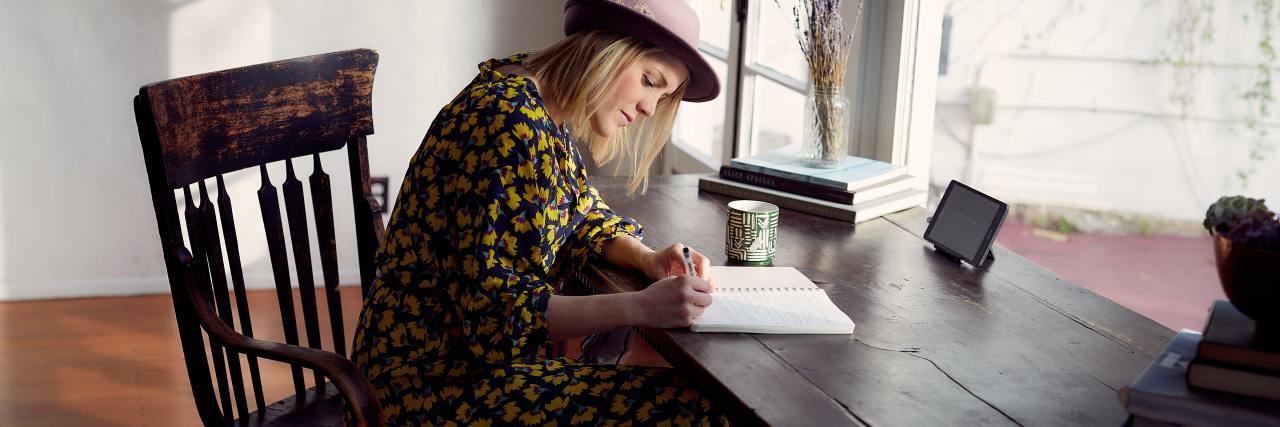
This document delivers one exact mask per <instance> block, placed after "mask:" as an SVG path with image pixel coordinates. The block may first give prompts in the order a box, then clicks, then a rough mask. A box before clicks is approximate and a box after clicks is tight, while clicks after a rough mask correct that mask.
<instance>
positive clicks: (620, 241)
mask: <svg viewBox="0 0 1280 427" xmlns="http://www.w3.org/2000/svg"><path fill="white" fill-rule="evenodd" d="M654 253H655V252H654V251H653V249H650V248H649V247H648V246H645V244H644V243H640V239H637V238H635V237H634V236H631V235H622V236H618V237H615V238H613V239H612V240H609V242H608V243H606V244H605V247H604V259H605V260H606V261H609V262H610V263H612V264H613V265H616V266H619V267H622V268H626V269H630V270H637V271H641V272H644V273H645V275H646V276H649V278H653V276H652V275H650V274H649V271H647V270H648V268H647V267H648V266H649V264H650V258H652V256H653V254H654Z"/></svg>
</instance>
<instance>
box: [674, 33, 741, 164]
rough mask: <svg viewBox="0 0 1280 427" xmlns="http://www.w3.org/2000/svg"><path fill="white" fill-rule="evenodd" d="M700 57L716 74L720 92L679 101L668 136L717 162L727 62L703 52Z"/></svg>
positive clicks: (722, 146)
mask: <svg viewBox="0 0 1280 427" xmlns="http://www.w3.org/2000/svg"><path fill="white" fill-rule="evenodd" d="M702 57H703V58H705V59H706V60H707V62H708V63H710V64H711V68H713V69H715V70H716V75H717V76H718V77H719V78H720V91H721V95H720V96H718V97H716V99H714V100H711V101H707V102H682V103H680V112H679V113H678V114H677V115H676V123H675V128H673V129H672V130H671V138H672V140H674V141H676V142H677V143H679V144H680V145H682V146H684V147H685V148H688V149H692V150H693V151H694V152H696V153H697V154H698V155H700V156H702V157H705V158H706V159H708V160H713V161H716V162H718V161H719V159H720V153H722V152H723V151H724V147H725V144H724V113H725V103H724V102H725V101H724V100H725V96H724V90H725V89H724V88H725V85H726V83H725V76H726V75H727V73H728V72H729V71H728V66H726V65H725V63H724V61H721V60H719V59H715V58H712V57H710V56H707V55H706V54H705V53H704V54H703V55H702Z"/></svg>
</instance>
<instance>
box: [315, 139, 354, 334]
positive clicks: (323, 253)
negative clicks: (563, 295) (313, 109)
mask: <svg viewBox="0 0 1280 427" xmlns="http://www.w3.org/2000/svg"><path fill="white" fill-rule="evenodd" d="M311 157H312V158H313V159H314V160H315V167H314V168H313V169H312V172H311V178H310V182H311V207H312V209H313V210H314V211H315V213H316V240H317V242H316V244H318V245H319V246H320V268H321V269H322V270H323V271H324V297H325V304H326V305H328V307H329V331H330V332H331V333H332V334H333V349H334V351H336V352H337V353H338V354H340V355H343V356H346V355H347V342H346V331H345V330H344V328H343V326H342V295H341V294H340V293H339V292H338V244H337V238H336V237H335V234H336V233H335V232H334V227H333V189H332V188H330V185H329V174H327V173H325V172H324V168H323V166H321V165H320V154H312V155H311Z"/></svg>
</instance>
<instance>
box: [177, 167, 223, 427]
mask: <svg viewBox="0 0 1280 427" xmlns="http://www.w3.org/2000/svg"><path fill="white" fill-rule="evenodd" d="M182 197H183V200H184V201H185V202H186V210H185V211H184V212H183V214H184V215H185V216H186V219H187V235H188V236H189V237H190V238H191V249H192V251H194V253H193V254H192V255H193V257H194V259H195V266H196V280H197V282H196V287H197V289H196V291H197V292H200V294H201V295H202V296H203V297H204V300H205V301H213V295H212V292H210V289H209V288H210V287H211V285H210V283H209V256H208V250H207V248H206V246H205V242H204V240H205V235H204V224H203V223H204V219H203V218H202V215H201V213H200V208H199V207H198V206H196V203H195V200H193V199H192V197H191V188H190V187H189V186H183V187H182ZM208 338H209V350H210V353H211V356H212V358H213V371H214V372H213V377H214V379H215V380H217V383H218V397H219V399H218V401H219V403H220V404H221V406H222V417H223V418H225V419H227V420H230V419H232V415H233V414H232V411H231V390H230V388H229V387H228V386H227V367H226V363H225V362H226V359H224V357H225V356H224V352H223V347H222V344H221V343H219V342H218V340H216V339H214V338H213V337H208Z"/></svg>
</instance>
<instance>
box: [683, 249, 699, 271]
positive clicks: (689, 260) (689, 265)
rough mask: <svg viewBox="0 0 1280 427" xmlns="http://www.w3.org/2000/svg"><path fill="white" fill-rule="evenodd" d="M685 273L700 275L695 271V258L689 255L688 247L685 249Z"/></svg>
mask: <svg viewBox="0 0 1280 427" xmlns="http://www.w3.org/2000/svg"><path fill="white" fill-rule="evenodd" d="M684 272H685V273H687V274H690V275H694V276H697V275H698V272H697V271H695V270H694V269H693V256H692V255H689V247H688V246H685V248H684Z"/></svg>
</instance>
